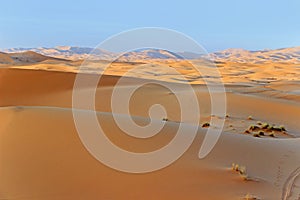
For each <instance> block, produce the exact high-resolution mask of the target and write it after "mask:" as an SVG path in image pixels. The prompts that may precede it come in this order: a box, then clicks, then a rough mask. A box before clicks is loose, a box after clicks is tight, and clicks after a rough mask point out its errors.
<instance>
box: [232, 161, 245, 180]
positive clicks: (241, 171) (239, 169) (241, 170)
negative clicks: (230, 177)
mask: <svg viewBox="0 0 300 200" xmlns="http://www.w3.org/2000/svg"><path fill="white" fill-rule="evenodd" d="M231 169H232V170H233V171H236V172H238V173H239V175H240V177H241V178H242V179H243V180H245V181H247V180H249V177H248V175H247V172H246V167H245V166H240V165H238V164H235V163H232V166H231Z"/></svg>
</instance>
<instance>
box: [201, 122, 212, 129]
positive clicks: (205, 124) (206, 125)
mask: <svg viewBox="0 0 300 200" xmlns="http://www.w3.org/2000/svg"><path fill="white" fill-rule="evenodd" d="M209 126H210V123H208V122H205V123H203V124H202V128H207V127H209Z"/></svg>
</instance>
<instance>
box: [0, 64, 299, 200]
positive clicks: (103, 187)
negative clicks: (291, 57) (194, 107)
mask: <svg viewBox="0 0 300 200" xmlns="http://www.w3.org/2000/svg"><path fill="white" fill-rule="evenodd" d="M149 62H150V61H149ZM153 63H154V65H156V66H155V67H157V68H160V67H161V66H164V65H166V63H167V65H171V66H172V67H173V68H178V69H179V70H181V72H183V73H188V72H189V66H188V65H187V64H186V63H185V62H184V61H178V62H171V61H163V62H161V63H160V62H158V61H153ZM68 64H69V65H68ZM78 64H80V63H74V62H70V63H69V62H65V61H64V62H60V61H59V62H58V63H57V62H56V61H55V63H38V64H30V65H18V66H13V67H5V68H1V69H0V96H1V98H0V105H1V109H0V121H1V124H2V125H1V126H0V163H1V164H0V198H4V199H199V198H201V199H202V198H203V199H225V200H227V199H228V200H229V199H240V198H242V197H244V196H245V195H246V194H247V193H250V194H253V195H255V196H258V197H260V198H262V199H269V200H274V199H280V197H281V191H282V189H283V186H284V183H285V181H286V178H287V177H289V175H290V173H291V172H293V171H294V170H295V169H296V168H297V167H298V166H297V165H298V164H299V155H298V154H297V152H299V150H298V149H299V146H298V142H299V139H298V138H295V137H298V136H299V131H298V130H299V128H300V125H299V123H298V121H299V120H297V119H298V116H299V114H300V108H299V98H298V96H297V95H298V93H297V92H295V91H297V90H298V85H297V83H298V82H297V81H298V78H299V77H298V76H297V74H298V68H294V67H295V66H294V65H293V64H291V65H287V64H276V66H275V65H273V64H266V65H264V66H260V65H255V64H245V65H241V64H237V63H229V62H228V63H222V64H218V67H219V69H220V71H221V74H222V76H223V80H224V82H225V84H226V89H227V112H228V117H227V118H226V121H225V127H224V130H223V134H222V136H221V138H220V140H219V142H218V143H217V145H216V146H215V148H214V150H213V151H212V152H211V154H209V156H208V157H206V158H205V159H203V160H200V159H199V158H198V153H199V149H200V146H201V143H202V141H203V138H204V136H205V133H206V132H207V128H201V127H199V129H198V132H197V136H196V139H195V141H194V142H193V144H192V146H191V147H190V148H189V149H188V151H187V152H186V153H185V154H184V155H183V156H182V157H181V158H180V159H179V160H177V161H176V162H175V163H173V164H172V165H170V166H169V167H166V168H164V169H162V170H159V171H156V172H153V173H146V174H128V173H122V172H119V171H116V170H113V169H111V168H109V167H106V166H105V165H103V164H102V163H100V162H98V161H97V160H96V159H94V158H93V157H92V156H91V154H89V152H88V151H87V150H86V149H85V148H84V146H83V145H82V143H81V141H80V139H79V136H78V134H77V131H76V128H75V125H74V121H73V116H72V110H71V108H72V89H73V84H74V80H75V76H76V73H75V72H76V71H77V67H78ZM133 64H134V65H143V67H144V69H145V71H143V70H142V72H146V69H147V67H149V66H150V64H149V63H133ZM131 66H132V63H130V64H129V63H121V62H119V63H114V67H115V68H112V69H111V71H109V72H107V74H106V75H104V76H102V78H101V80H100V82H99V83H98V87H97V90H96V95H95V102H96V105H95V106H96V107H95V109H96V110H97V111H99V113H97V117H98V121H99V123H100V124H101V125H102V126H103V128H104V130H105V133H106V135H107V137H108V138H109V139H110V140H111V141H112V142H113V143H114V144H116V145H118V146H119V147H121V148H123V149H126V150H128V151H132V152H148V151H153V150H156V149H159V148H161V147H163V146H165V145H166V144H167V143H168V142H170V140H172V139H173V138H174V136H175V133H176V131H177V129H178V125H179V122H181V123H185V122H182V121H181V118H180V115H181V114H180V109H179V108H178V107H179V105H178V101H177V99H176V97H175V96H174V94H172V93H171V92H170V91H169V90H168V89H166V88H164V87H162V86H159V85H158V84H147V85H145V86H144V87H141V88H139V89H138V90H137V91H136V92H135V93H134V95H133V96H132V98H131V100H130V106H129V109H130V113H131V115H132V116H131V117H132V118H133V120H134V121H135V122H136V123H137V124H139V125H146V124H148V123H149V108H150V107H151V105H153V104H156V103H158V104H161V105H163V106H164V107H165V109H166V112H167V119H168V121H166V122H165V124H166V126H165V127H164V128H163V129H162V130H161V132H160V133H159V134H157V135H155V136H154V137H152V138H148V139H137V138H133V137H130V136H128V135H127V134H125V133H124V132H123V131H122V130H120V128H119V127H118V126H117V125H116V123H115V122H114V119H113V117H112V115H111V107H110V106H111V105H110V104H111V94H112V91H113V89H114V85H115V84H116V83H117V81H118V80H119V78H120V77H119V75H121V74H122V73H124V71H126V70H127V69H128V68H130V67H131ZM262 67H264V69H265V70H264V71H261V68H262ZM116 69H119V71H118V70H116ZM93 70H95V69H93V68H91V72H92V71H93ZM276 70H277V71H276ZM289 70H290V71H289ZM287 71H289V72H290V75H286V74H285V73H284V72H287ZM142 75H143V76H139V77H141V78H133V77H125V81H124V82H123V85H122V90H123V91H124V92H126V91H128V90H129V89H130V88H131V87H133V86H134V85H136V84H140V83H144V82H145V78H149V79H156V80H157V79H159V80H161V81H169V80H172V82H173V84H178V88H179V89H180V87H181V85H182V82H181V81H180V80H177V79H176V77H175V79H174V77H172V76H168V74H164V75H165V76H157V75H156V76H155V71H154V72H153V73H148V74H142ZM271 75H272V76H271ZM84 76H86V78H87V80H88V79H89V78H92V79H93V78H95V77H96V76H97V74H91V73H90V74H85V75H84ZM293 76H294V77H293ZM191 77H192V76H191ZM266 77H272V79H268V80H266ZM142 78H144V79H142ZM213 78H214V77H212V79H213ZM191 83H193V89H194V91H195V93H196V96H197V98H198V100H199V108H200V112H201V113H200V114H201V117H200V119H199V124H203V123H205V122H208V121H210V119H211V118H214V117H218V116H211V115H210V111H211V109H210V105H211V102H210V95H209V94H208V92H207V88H206V86H205V85H203V82H201V80H198V79H193V77H192V78H191ZM287 83H288V84H287ZM90 89H91V88H90V84H89V83H88V82H86V85H82V86H81V88H80V90H82V92H85V91H87V90H90ZM291 91H292V92H293V93H292V92H291ZM178 93H179V95H183V96H185V97H186V98H189V97H190V95H191V94H189V93H188V92H186V91H184V90H179V92H178ZM245 94H246V95H245ZM81 109H86V108H84V107H83V108H81ZM78 112H81V111H78ZM87 114H89V112H87ZM249 115H251V118H249V117H248V116H249ZM128 117H129V116H128ZM248 118H249V119H248ZM161 120H162V119H161ZM257 121H261V122H268V123H270V124H272V123H274V124H276V125H281V124H284V125H285V127H286V129H287V134H286V135H283V134H282V135H281V133H275V136H276V137H274V138H271V137H267V136H260V137H258V138H256V137H253V134H254V133H249V134H245V133H244V131H245V130H246V129H247V128H248V127H249V126H250V125H251V124H256V123H257ZM212 128H213V127H212ZM141 134H143V133H141ZM187 134H188V133H187ZM282 138H284V139H282ZM286 138H288V139H286ZM232 163H238V164H240V165H245V166H246V167H247V176H248V178H249V180H251V181H249V180H245V179H244V178H243V177H241V176H240V175H239V174H238V173H236V172H233V171H231V170H230V169H229V168H230V166H231V164H232ZM270 166H271V167H270ZM216 191H217V192H216Z"/></svg>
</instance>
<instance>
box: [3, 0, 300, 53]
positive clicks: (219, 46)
mask: <svg viewBox="0 0 300 200" xmlns="http://www.w3.org/2000/svg"><path fill="white" fill-rule="evenodd" d="M299 9H300V1H299V0H290V1H289V0H282V1H277V0H265V1H263V0H251V1H250V0H249V1H242V0H239V1H237V0H219V1H217V0H205V1H202V0H198V1H196V0H195V1H188V0H186V1H175V0H173V1H163V0H150V1H149V0H148V1H142V0H137V1H133V0H128V1H115V0H107V1H101V0H100V1H93V0H85V1H75V0H73V1H69V0H51V1H41V0H39V1H33V0H26V1H21V0H15V1H1V7H0V49H3V48H13V47H54V46H60V45H67V46H83V47H95V46H96V45H97V44H99V43H100V42H102V41H103V40H105V39H106V38H108V37H110V36H112V35H114V34H118V33H119V32H122V31H126V30H129V29H133V28H140V27H162V28H168V29H173V30H176V31H179V32H182V33H184V34H186V35H188V36H190V37H191V38H193V39H194V40H196V41H197V42H198V43H199V44H201V45H202V46H203V47H204V48H205V49H207V50H208V51H209V52H212V51H218V50H223V49H227V48H244V49H248V50H259V49H276V48H283V47H292V46H300V12H299Z"/></svg>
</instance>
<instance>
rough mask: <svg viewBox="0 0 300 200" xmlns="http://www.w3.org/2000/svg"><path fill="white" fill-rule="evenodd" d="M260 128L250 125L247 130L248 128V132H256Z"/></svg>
mask: <svg viewBox="0 0 300 200" xmlns="http://www.w3.org/2000/svg"><path fill="white" fill-rule="evenodd" d="M259 129H260V128H259V127H258V126H256V125H251V126H250V127H249V128H248V130H250V131H256V130H259Z"/></svg>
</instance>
